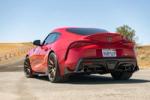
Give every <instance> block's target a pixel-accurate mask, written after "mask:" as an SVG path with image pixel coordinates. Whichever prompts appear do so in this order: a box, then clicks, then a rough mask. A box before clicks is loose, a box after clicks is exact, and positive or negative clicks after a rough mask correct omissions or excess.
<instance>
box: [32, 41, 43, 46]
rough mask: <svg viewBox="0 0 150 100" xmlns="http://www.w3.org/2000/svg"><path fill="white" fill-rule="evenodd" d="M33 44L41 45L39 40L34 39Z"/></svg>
mask: <svg viewBox="0 0 150 100" xmlns="http://www.w3.org/2000/svg"><path fill="white" fill-rule="evenodd" d="M33 45H36V46H42V45H41V40H35V41H33Z"/></svg>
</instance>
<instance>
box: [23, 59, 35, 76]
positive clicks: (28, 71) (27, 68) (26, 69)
mask: <svg viewBox="0 0 150 100" xmlns="http://www.w3.org/2000/svg"><path fill="white" fill-rule="evenodd" d="M24 73H25V76H26V77H27V78H32V77H33V74H32V69H31V65H30V60H29V58H28V57H26V58H25V60H24Z"/></svg>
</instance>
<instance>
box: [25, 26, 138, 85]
mask: <svg viewBox="0 0 150 100" xmlns="http://www.w3.org/2000/svg"><path fill="white" fill-rule="evenodd" d="M33 44H34V45H36V46H37V47H36V48H34V49H32V50H31V51H30V52H29V53H28V54H27V55H26V59H25V61H24V72H25V75H26V77H34V76H35V75H47V76H48V78H49V80H50V81H51V82H61V81H63V80H65V79H66V78H67V76H69V75H70V74H73V73H83V74H96V73H99V74H106V73H111V75H112V77H113V78H114V79H117V80H127V79H129V78H130V77H131V76H132V74H133V72H135V71H137V70H139V67H138V65H137V60H136V53H135V44H134V43H133V42H131V41H129V40H128V39H126V38H124V37H123V36H122V35H120V34H118V33H111V32H108V31H107V30H104V29H97V28H58V29H55V30H54V31H52V32H51V33H50V34H49V35H48V36H47V37H46V38H45V40H44V41H43V42H41V41H40V40H35V41H34V42H33Z"/></svg>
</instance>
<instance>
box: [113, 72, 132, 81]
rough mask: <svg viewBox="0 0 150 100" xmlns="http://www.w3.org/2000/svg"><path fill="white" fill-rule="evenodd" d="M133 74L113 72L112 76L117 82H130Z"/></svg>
mask: <svg viewBox="0 0 150 100" xmlns="http://www.w3.org/2000/svg"><path fill="white" fill-rule="evenodd" d="M132 74H133V73H131V72H112V73H111V76H112V77H113V79H115V80H128V79H130V77H131V76H132Z"/></svg>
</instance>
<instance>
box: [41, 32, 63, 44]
mask: <svg viewBox="0 0 150 100" xmlns="http://www.w3.org/2000/svg"><path fill="white" fill-rule="evenodd" d="M59 36H60V33H58V32H53V33H50V34H49V35H48V36H47V37H46V39H45V40H44V42H43V44H44V45H47V44H50V43H53V42H55V41H56V40H57V39H58V38H59Z"/></svg>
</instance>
